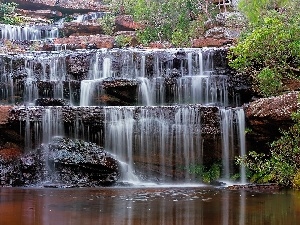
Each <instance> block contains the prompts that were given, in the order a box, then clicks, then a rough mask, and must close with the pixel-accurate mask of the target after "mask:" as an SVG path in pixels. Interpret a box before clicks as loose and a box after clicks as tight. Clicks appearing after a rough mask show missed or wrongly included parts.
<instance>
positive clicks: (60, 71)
mask: <svg viewBox="0 0 300 225" xmlns="http://www.w3.org/2000/svg"><path fill="white" fill-rule="evenodd" d="M66 70H67V69H66V62H65V56H64V55H60V54H45V55H39V56H38V57H36V56H35V55H28V56H27V57H26V58H25V72H26V75H27V77H26V80H25V92H24V100H25V102H26V103H27V104H33V102H34V100H36V99H37V98H41V97H48V98H63V97H64V93H63V83H64V81H66V80H67V74H66ZM39 83H40V84H43V86H40V87H39V86H38V85H39ZM46 84H47V85H46Z"/></svg>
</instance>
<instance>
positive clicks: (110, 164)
mask: <svg viewBox="0 0 300 225" xmlns="http://www.w3.org/2000/svg"><path fill="white" fill-rule="evenodd" d="M44 148H45V150H44V151H48V152H49V156H48V166H49V167H50V170H51V172H52V173H53V174H54V176H55V179H56V182H59V183H67V184H81V185H82V184H85V185H86V186H98V185H110V184H113V183H115V182H116V181H117V180H118V178H119V176H120V171H119V165H118V162H117V161H116V160H115V159H114V158H113V157H112V156H111V155H109V154H108V153H106V152H105V151H104V150H103V148H100V147H99V146H97V145H96V144H94V143H89V142H84V141H80V140H71V139H67V138H59V137H56V138H54V140H53V142H52V143H50V144H49V145H48V146H45V147H44Z"/></svg>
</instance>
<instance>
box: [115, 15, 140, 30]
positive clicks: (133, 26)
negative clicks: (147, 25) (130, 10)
mask: <svg viewBox="0 0 300 225" xmlns="http://www.w3.org/2000/svg"><path fill="white" fill-rule="evenodd" d="M115 23H116V31H135V30H139V29H142V28H144V26H143V25H142V24H141V23H137V22H135V21H134V20H133V17H132V16H131V15H119V16H117V17H116V20H115Z"/></svg>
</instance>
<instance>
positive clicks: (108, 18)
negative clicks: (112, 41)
mask: <svg viewBox="0 0 300 225" xmlns="http://www.w3.org/2000/svg"><path fill="white" fill-rule="evenodd" d="M115 19H116V18H115V16H113V15H109V14H107V15H105V16H104V17H103V18H99V19H98V23H99V24H100V26H101V28H102V30H103V32H104V34H107V35H112V34H113V33H114V30H115V28H116V25H115Z"/></svg>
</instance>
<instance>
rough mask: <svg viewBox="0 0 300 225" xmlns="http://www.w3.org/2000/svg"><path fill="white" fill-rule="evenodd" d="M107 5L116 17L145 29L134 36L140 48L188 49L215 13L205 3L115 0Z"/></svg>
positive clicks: (184, 0) (202, 0) (206, 2)
mask: <svg viewBox="0 0 300 225" xmlns="http://www.w3.org/2000/svg"><path fill="white" fill-rule="evenodd" d="M109 3H110V5H111V8H112V9H113V10H114V12H115V13H121V14H122V13H126V14H131V15H133V17H134V19H135V20H136V21H139V22H141V23H143V24H144V28H143V29H141V30H139V31H138V32H137V38H138V39H139V41H140V42H141V43H142V44H144V45H147V44H149V43H150V42H153V41H161V42H163V41H169V42H171V43H172V44H173V45H174V46H175V47H183V46H189V45H190V43H191V39H192V38H196V37H197V36H199V30H203V27H204V22H203V21H204V20H206V19H207V18H209V17H211V16H212V13H211V12H213V11H214V9H216V6H215V5H214V4H210V3H209V2H208V1H207V0H188V1H186V0H179V1H178V0H176V1H175V0H169V1H167V0H162V1H158V0H154V1H149V0H136V1H133V0H115V1H109ZM195 21H197V22H196V23H195ZM195 25H197V29H195ZM199 26H202V29H199Z"/></svg>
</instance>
